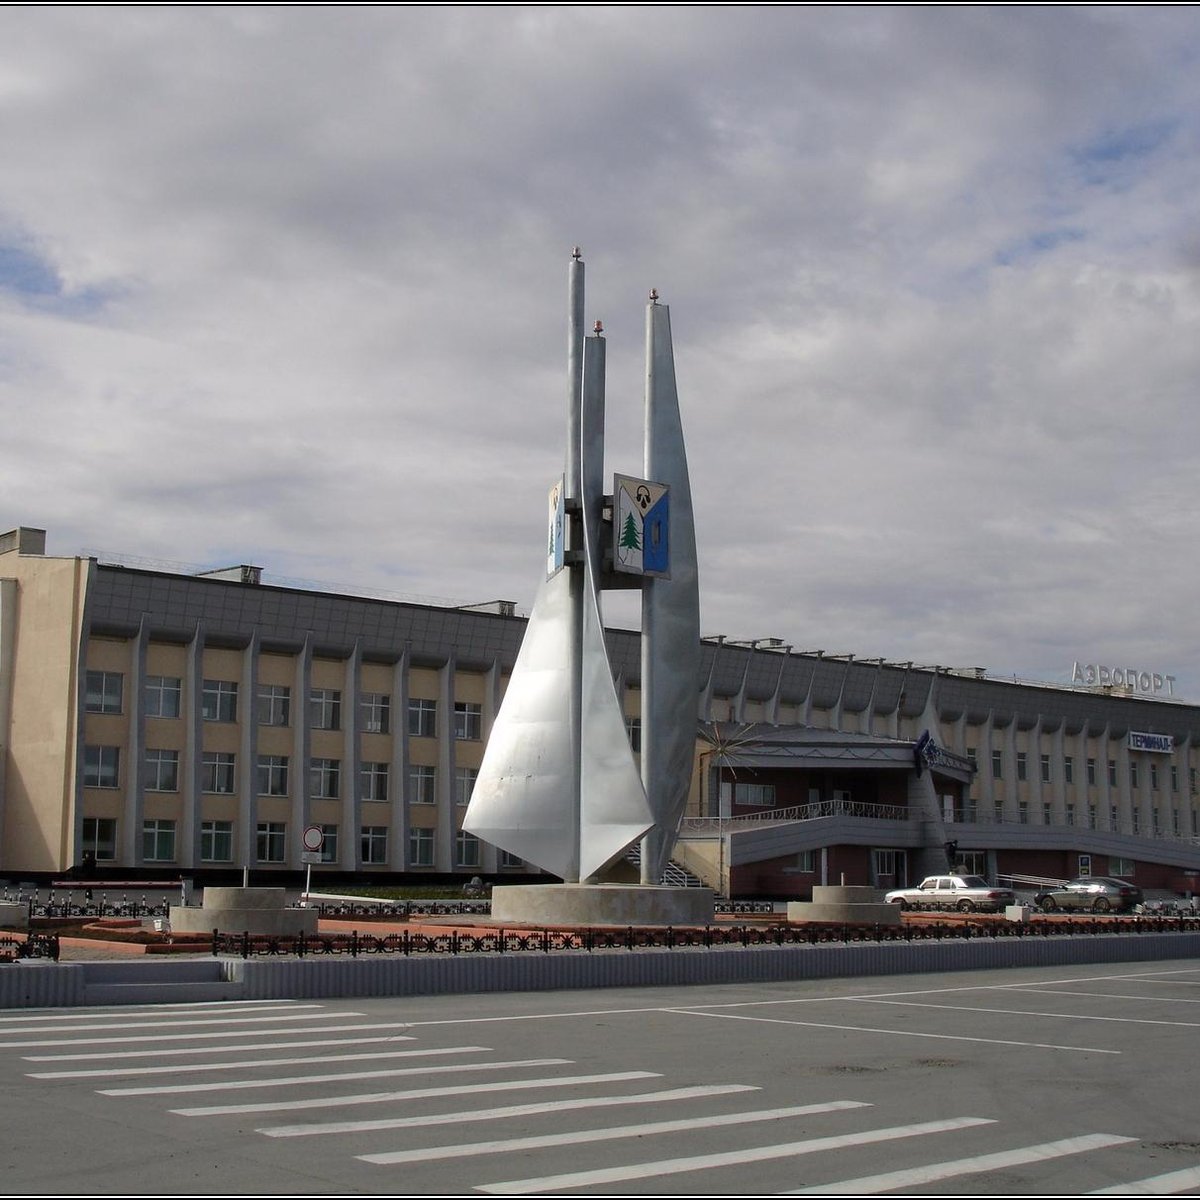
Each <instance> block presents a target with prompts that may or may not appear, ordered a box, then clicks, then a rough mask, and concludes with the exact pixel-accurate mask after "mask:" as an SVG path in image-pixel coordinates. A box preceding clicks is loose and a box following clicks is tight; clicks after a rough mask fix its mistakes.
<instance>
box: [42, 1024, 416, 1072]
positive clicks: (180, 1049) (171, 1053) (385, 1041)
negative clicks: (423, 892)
mask: <svg viewBox="0 0 1200 1200" xmlns="http://www.w3.org/2000/svg"><path fill="white" fill-rule="evenodd" d="M262 1032H263V1031H262V1030H261V1029H256V1030H255V1031H254V1033H255V1035H256V1036H258V1037H261V1036H262ZM296 1032H297V1031H296V1030H295V1029H289V1030H288V1033H296ZM313 1032H314V1033H315V1032H317V1031H316V1030H314V1031H313ZM416 1040H417V1039H416V1038H414V1037H411V1036H408V1035H405V1034H402V1033H397V1034H392V1035H391V1036H389V1037H365V1038H316V1039H312V1038H306V1039H305V1040H304V1041H302V1042H253V1043H251V1044H250V1045H249V1046H224V1045H222V1046H166V1047H163V1046H156V1047H155V1048H154V1049H153V1050H100V1051H89V1052H88V1053H86V1054H24V1055H22V1056H21V1057H22V1060H23V1061H24V1062H99V1061H107V1062H111V1061H114V1060H123V1059H127V1058H156V1059H157V1058H180V1057H184V1056H187V1055H193V1054H229V1053H231V1052H236V1053H238V1054H245V1053H246V1052H247V1051H250V1050H304V1049H316V1048H317V1047H319V1046H376V1045H385V1046H386V1045H395V1044H396V1043H397V1042H415V1041H416ZM175 1069H176V1070H182V1069H183V1068H180V1067H176V1068H175ZM187 1069H188V1070H191V1068H190V1067H189V1068H187Z"/></svg>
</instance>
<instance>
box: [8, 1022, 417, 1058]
mask: <svg viewBox="0 0 1200 1200" xmlns="http://www.w3.org/2000/svg"><path fill="white" fill-rule="evenodd" d="M342 1015H343V1014H339V1018H340V1017H341V1016H342ZM349 1015H351V1016H354V1015H356V1014H353V1013H351V1014H349ZM309 1019H310V1020H311V1019H312V1018H311V1017H310V1018H309ZM411 1028H412V1024H411V1023H410V1022H408V1021H376V1022H372V1023H369V1024H367V1023H364V1024H361V1025H317V1026H314V1027H313V1028H312V1029H311V1030H301V1029H296V1028H294V1027H293V1028H291V1029H243V1030H241V1031H238V1030H235V1029H221V1030H218V1031H215V1032H214V1031H209V1032H206V1033H169V1032H166V1031H164V1032H161V1033H137V1034H129V1035H127V1036H124V1037H86V1038H47V1039H43V1040H41V1041H30V1040H25V1039H22V1040H21V1041H19V1042H0V1050H29V1049H42V1048H45V1047H47V1046H123V1045H130V1044H133V1043H137V1042H141V1043H145V1042H194V1041H201V1040H208V1041H212V1040H213V1039H215V1038H249V1037H270V1036H271V1034H273V1033H282V1034H290V1035H291V1036H293V1037H294V1036H295V1035H296V1034H298V1033H357V1032H359V1031H363V1030H373V1029H411ZM59 1032H62V1031H59Z"/></svg>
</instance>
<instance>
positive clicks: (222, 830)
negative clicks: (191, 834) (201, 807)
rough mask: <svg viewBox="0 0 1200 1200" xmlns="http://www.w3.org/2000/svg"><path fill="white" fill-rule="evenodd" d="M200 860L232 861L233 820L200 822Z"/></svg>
mask: <svg viewBox="0 0 1200 1200" xmlns="http://www.w3.org/2000/svg"><path fill="white" fill-rule="evenodd" d="M200 861H201V862H215V863H231V862H233V822H232V821H201V822H200Z"/></svg>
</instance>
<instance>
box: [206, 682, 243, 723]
mask: <svg viewBox="0 0 1200 1200" xmlns="http://www.w3.org/2000/svg"><path fill="white" fill-rule="evenodd" d="M237 700H238V685H237V681H236V680H233V679H206V680H204V682H203V683H202V685H201V688H200V716H201V718H202V719H203V720H205V721H219V722H221V723H223V724H226V725H230V724H233V723H234V722H236V721H237Z"/></svg>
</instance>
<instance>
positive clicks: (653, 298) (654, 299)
mask: <svg viewBox="0 0 1200 1200" xmlns="http://www.w3.org/2000/svg"><path fill="white" fill-rule="evenodd" d="M650 303H651V304H657V303H658V288H651V289H650Z"/></svg>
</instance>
